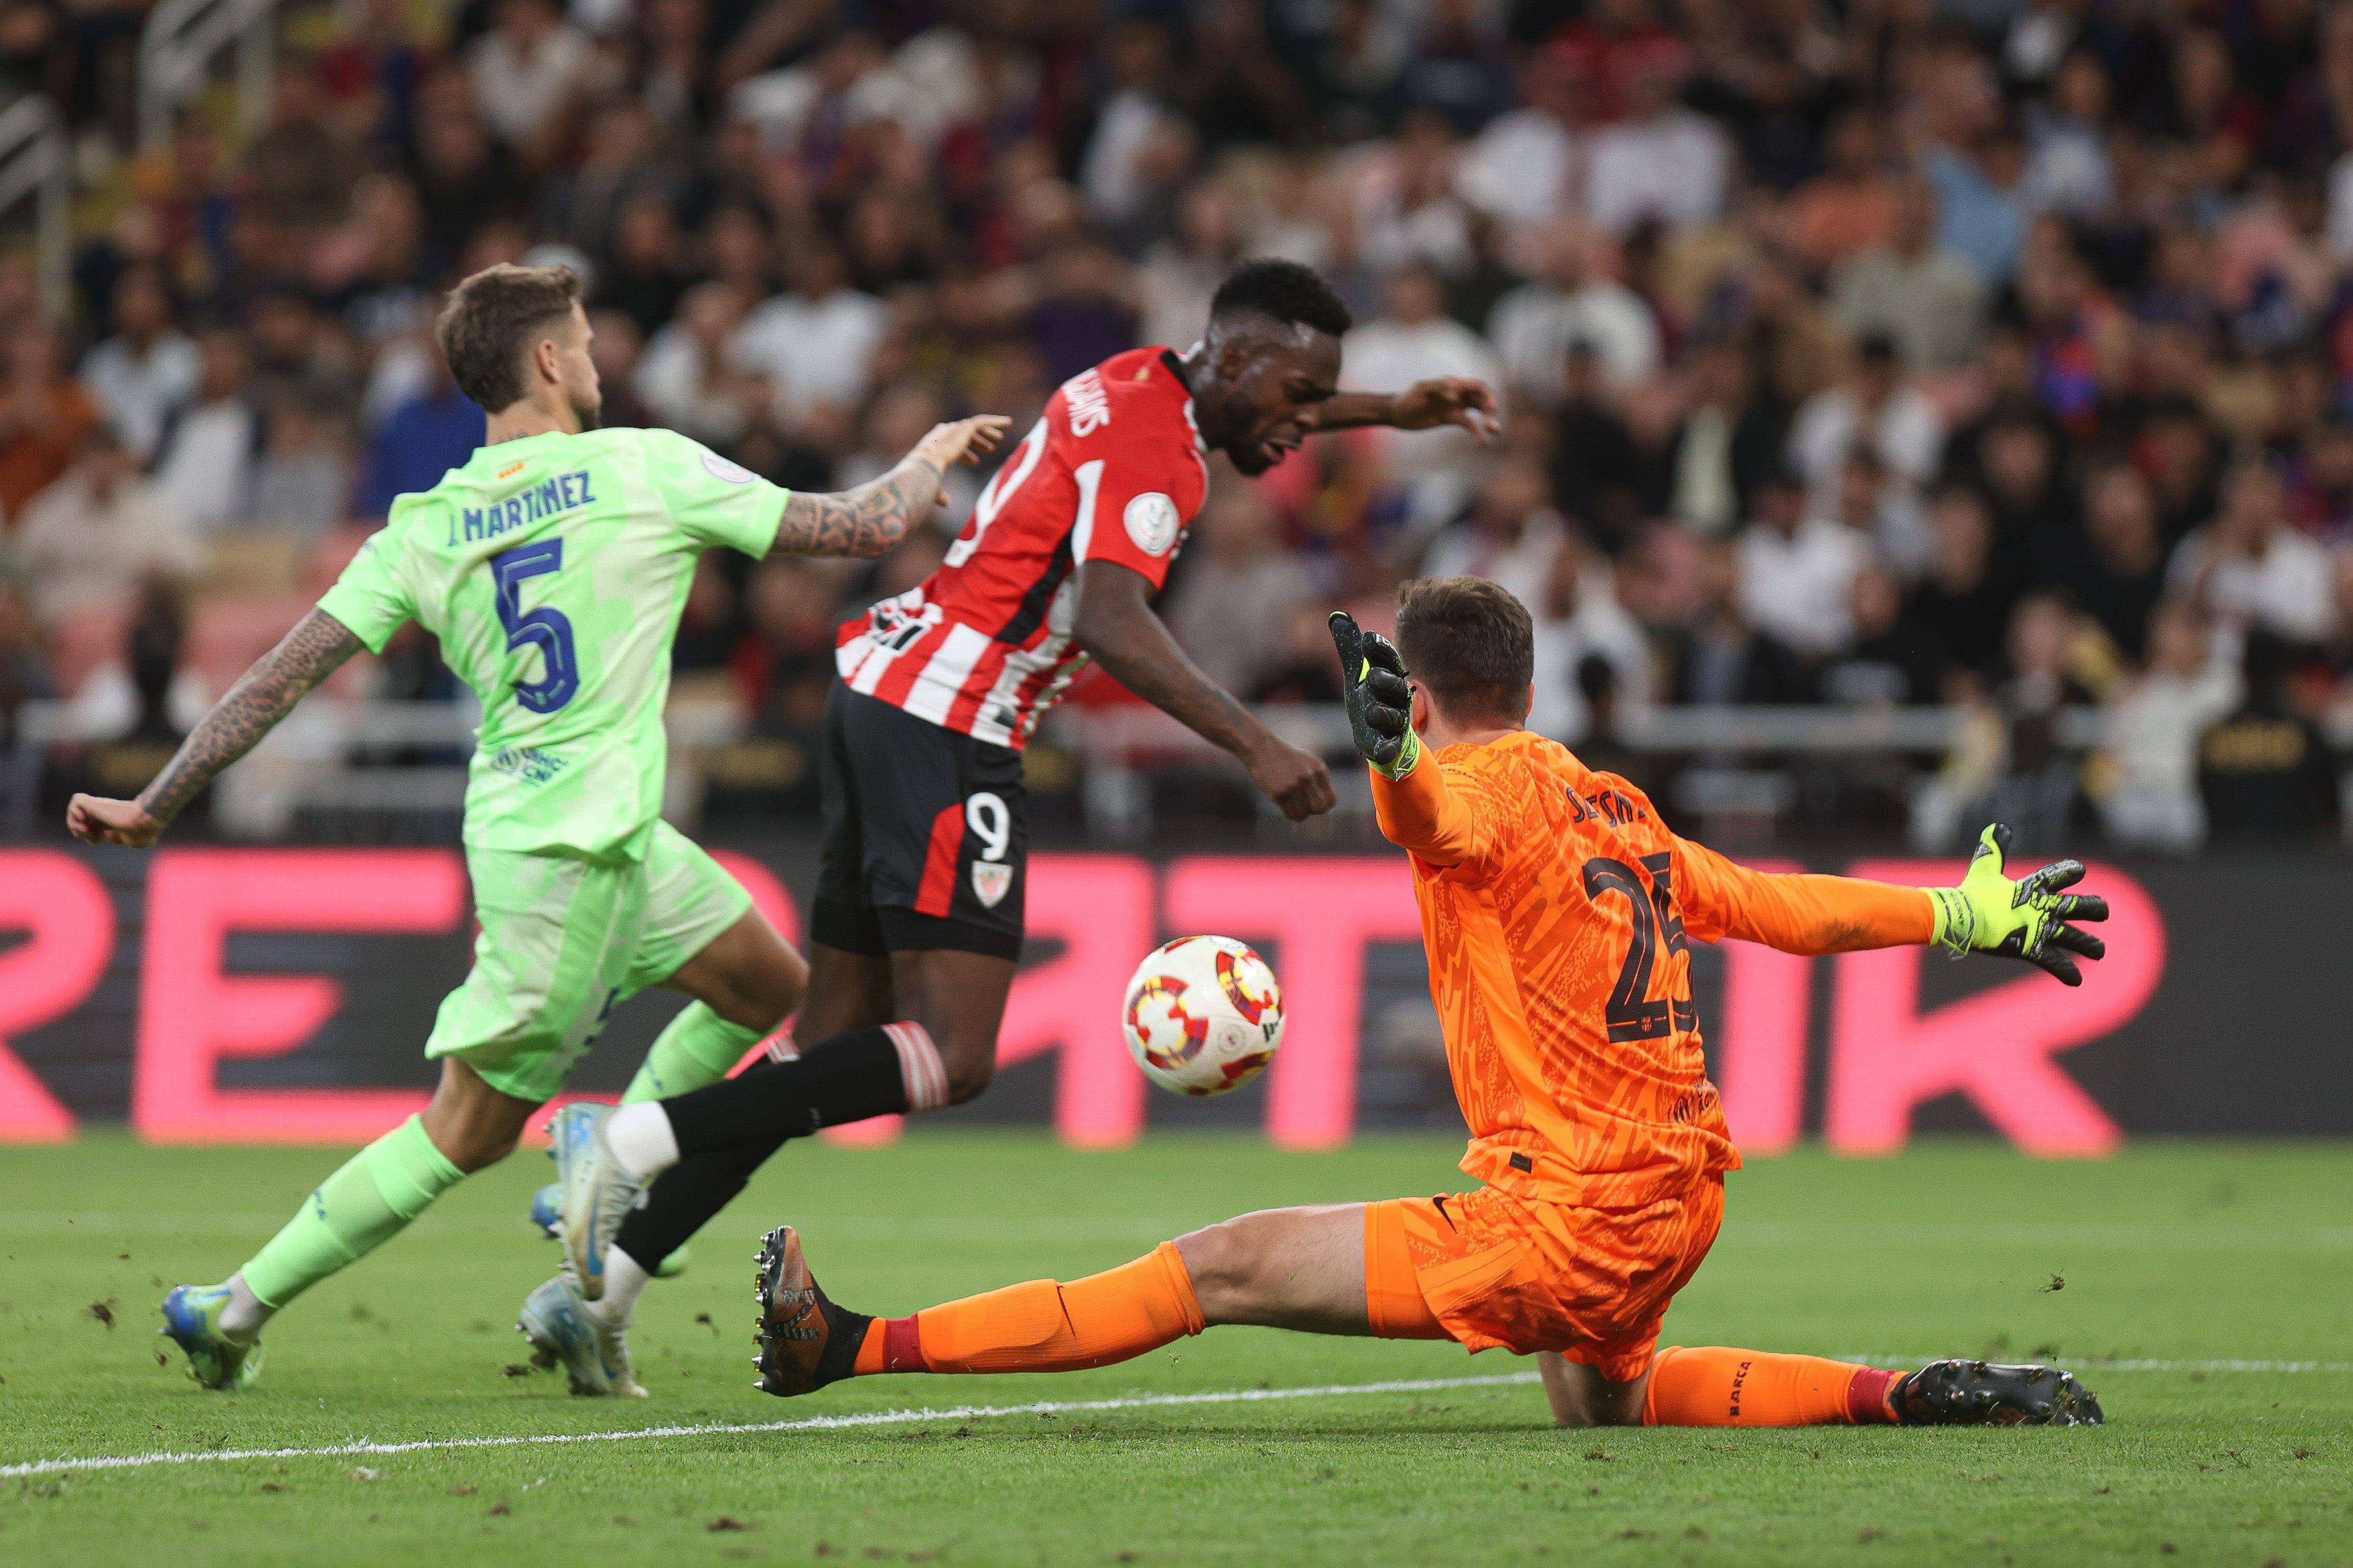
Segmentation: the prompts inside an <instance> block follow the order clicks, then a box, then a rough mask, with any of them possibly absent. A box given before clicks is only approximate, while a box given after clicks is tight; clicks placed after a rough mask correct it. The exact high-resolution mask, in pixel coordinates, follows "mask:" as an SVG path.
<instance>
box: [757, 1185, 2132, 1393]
mask: <svg viewBox="0 0 2353 1568" xmlns="http://www.w3.org/2000/svg"><path fill="white" fill-rule="evenodd" d="M1439 1203H1440V1205H1445V1204H1449V1203H1451V1204H1460V1203H1461V1200H1460V1199H1449V1200H1439ZM1385 1211H1388V1212H1385ZM1444 1212H1445V1210H1444V1208H1443V1206H1440V1214H1441V1215H1443V1213H1444ZM1469 1217H1470V1216H1468V1215H1466V1216H1465V1218H1466V1220H1467V1219H1468V1218H1469ZM1400 1234H1401V1233H1400V1232H1399V1231H1398V1228H1397V1222H1396V1217H1395V1215H1394V1211H1393V1206H1392V1205H1381V1204H1371V1205H1367V1204H1337V1205H1322V1206H1317V1207H1312V1208H1295V1209H1271V1210H1267V1211H1264V1212H1261V1213H1259V1214H1251V1215H1242V1216H1241V1217H1240V1218H1238V1219H1233V1220H1229V1221H1227V1222H1226V1223H1224V1224H1222V1225H1217V1226H1209V1227H1208V1228H1207V1229H1205V1230H1198V1231H1195V1232H1193V1233H1192V1234H1191V1235H1189V1236H1186V1237H1179V1238H1178V1239H1177V1240H1176V1241H1171V1242H1164V1243H1162V1244H1161V1245H1160V1246H1159V1247H1155V1248H1154V1249H1153V1250H1152V1251H1151V1252H1149V1253H1146V1254H1145V1256H1144V1257H1142V1258H1136V1259H1134V1261H1132V1262H1129V1263H1126V1264H1124V1265H1122V1266H1121V1267H1119V1268H1113V1269H1111V1270H1109V1271H1107V1272H1105V1273H1102V1274H1096V1275H1092V1276H1090V1277H1089V1278H1087V1279H1078V1280H1073V1281H1071V1282H1069V1283H1067V1284H1066V1283H1063V1282H1061V1281H1059V1280H1052V1279H1035V1280H1030V1281H1028V1282H1027V1283H1024V1284H1019V1285H1013V1286H1008V1287H1007V1288H1006V1289H1000V1290H994V1291H990V1292H988V1293H987V1294H985V1295H980V1296H971V1297H966V1298H965V1299H964V1300H959V1301H951V1302H948V1303H946V1304H944V1305H942V1306H938V1307H933V1308H930V1309H928V1310H924V1311H921V1312H917V1313H915V1314H914V1315H913V1316H912V1317H905V1318H875V1317H869V1316H867V1315H866V1314H864V1313H860V1312H857V1311H853V1310H849V1309H848V1308H845V1307H842V1306H840V1305H839V1303H837V1302H835V1301H834V1300H832V1299H831V1298H830V1297H828V1295H827V1294H826V1293H825V1291H824V1289H822V1288H821V1287H819V1286H818V1282H817V1279H816V1278H815V1276H814V1275H813V1274H812V1273H811V1272H810V1269H809V1266H808V1261H807V1258H806V1256H805V1255H804V1254H803V1252H802V1249H801V1245H800V1237H799V1236H798V1235H797V1233H796V1232H795V1231H794V1230H793V1229H792V1227H790V1226H780V1227H778V1228H777V1229H776V1230H774V1231H771V1232H769V1234H768V1236H767V1237H766V1238H765V1241H764V1242H763V1244H762V1246H761V1248H760V1252H759V1257H758V1274H757V1292H756V1293H757V1298H758V1301H759V1306H760V1320H759V1333H758V1337H759V1344H760V1353H759V1356H758V1358H757V1360H756V1362H755V1363H754V1364H755V1365H756V1366H757V1368H758V1370H759V1373H760V1376H759V1381H758V1384H757V1386H758V1387H759V1388H761V1389H762V1390H763V1391H765V1392H766V1393H769V1394H785V1395H791V1394H809V1393H814V1392H815V1391H816V1390H818V1389H819V1388H822V1387H824V1386H825V1385H826V1384H829V1383H836V1382H839V1381H840V1380H841V1379H843V1378H847V1377H862V1376H871V1375H875V1374H879V1373H997V1372H1071V1371H1076V1370H1080V1369H1082V1368H1086V1367H1095V1366H1105V1365H1109V1364H1112V1363H1116V1362H1122V1361H1126V1360H1129V1359H1131V1358H1133V1357H1134V1356H1138V1355H1142V1354H1144V1353H1145V1352H1147V1351H1152V1350H1156V1349H1158V1348H1159V1347H1160V1346H1162V1345H1166V1344H1168V1343H1170V1342H1174V1341H1176V1340H1178V1339H1181V1338H1184V1337H1186V1336H1187V1335H1190V1334H1198V1333H1200V1332H1202V1331H1204V1330H1206V1329H1208V1328H1212V1327H1217V1326H1219V1325H1224V1324H1258V1325H1262V1326H1265V1327H1270V1328H1284V1329H1292V1330H1295V1331H1303V1332H1307V1333H1324V1334H1357V1335H1367V1336H1373V1335H1377V1336H1379V1337H1382V1338H1388V1339H1456V1340H1459V1341H1461V1342H1464V1343H1465V1344H1466V1345H1468V1346H1470V1347H1471V1348H1474V1349H1477V1348H1484V1347H1485V1346H1486V1345H1489V1344H1510V1345H1511V1348H1514V1349H1516V1350H1522V1351H1524V1352H1525V1351H1539V1352H1544V1353H1543V1354H1542V1356H1541V1361H1540V1365H1541V1367H1542V1370H1543V1373H1544V1380H1545V1389H1546V1395H1547V1398H1548V1399H1549V1401H1550V1404H1551V1407H1552V1414H1553V1417H1554V1419H1555V1420H1556V1421H1557V1422H1559V1423H1560V1424H1562V1425H1564V1426H1841V1425H1847V1426H1854V1425H1869V1424H1890V1425H1904V1426H1941V1425H1978V1426H2005V1425H2056V1426H2078V1425H2097V1424H2098V1423H2099V1421H2100V1419H2101V1414H2100V1407H2099V1402H2098V1401H2097V1400H2096V1399H2094V1397H2093V1396H2092V1395H2091V1394H2090V1393H2089V1392H2088V1391H2086V1390H2085V1389H2084V1388H2083V1386H2082V1385H2081V1384H2078V1383H2077V1382H2076V1380H2075V1379H2074V1377H2073V1374H2071V1373H2065V1372H2063V1371H2061V1370H2059V1369H2057V1368H2054V1367H2042V1366H1989V1365H1988V1364H1987V1363H1983V1362H1961V1361H1941V1362H1933V1363H1929V1364H1928V1365H1927V1366H1926V1367H1923V1368H1921V1369H1919V1370H1917V1371H1915V1372H1909V1373H1905V1372H1900V1371H1895V1370H1891V1369H1887V1368H1881V1367H1871V1366H1862V1365H1858V1364H1855V1363H1846V1362H1834V1361H1828V1360H1824V1359H1823V1358H1821V1357H1819V1356H1803V1355H1782V1354H1775V1353H1771V1352H1761V1351H1748V1350H1728V1349H1721V1348H1713V1347H1711V1348H1704V1349H1695V1350H1686V1349H1682V1348H1678V1347H1668V1348H1666V1349H1663V1350H1660V1349H1656V1348H1655V1342H1656V1336H1657V1318H1656V1314H1655V1313H1652V1312H1651V1310H1650V1308H1649V1307H1648V1305H1647V1304H1644V1305H1641V1308H1640V1310H1641V1313H1642V1321H1641V1322H1640V1323H1638V1324H1635V1325H1634V1332H1633V1334H1632V1335H1631V1336H1628V1335H1619V1336H1614V1337H1613V1336H1604V1337H1597V1338H1593V1339H1591V1340H1589V1341H1586V1342H1576V1341H1571V1342H1566V1343H1552V1344H1539V1343H1528V1342H1522V1343H1517V1344H1514V1343H1512V1342H1510V1341H1506V1340H1498V1339H1495V1338H1493V1337H1490V1336H1488V1335H1486V1334H1484V1333H1482V1331H1479V1330H1478V1329H1477V1328H1475V1327H1470V1326H1466V1325H1470V1324H1474V1323H1476V1322H1478V1321H1488V1322H1491V1323H1501V1322H1503V1321H1505V1320H1507V1319H1512V1318H1516V1319H1518V1320H1520V1321H1525V1322H1530V1323H1534V1322H1535V1321H1539V1320H1541V1319H1542V1318H1543V1316H1544V1315H1545V1313H1546V1309H1547V1307H1550V1308H1553V1309H1556V1308H1557V1306H1558V1302H1559V1299H1560V1296H1561V1294H1562V1293H1563V1292H1565V1291H1568V1290H1571V1289H1574V1287H1573V1285H1572V1284H1571V1283H1570V1281H1569V1280H1568V1279H1566V1278H1557V1279H1552V1280H1549V1281H1546V1282H1544V1283H1542V1284H1531V1283H1530V1282H1529V1277H1528V1276H1527V1275H1526V1274H1525V1272H1524V1271H1521V1270H1517V1269H1507V1270H1505V1271H1504V1284H1502V1285H1501V1286H1491V1287H1489V1288H1487V1289H1482V1291H1481V1292H1479V1294H1478V1297H1477V1300H1476V1301H1475V1302H1472V1301H1469V1300H1466V1301H1465V1303H1464V1308H1463V1310H1461V1311H1459V1312H1458V1311H1450V1312H1449V1314H1448V1316H1449V1317H1450V1318H1452V1319H1454V1320H1456V1321H1451V1322H1450V1321H1444V1320H1442V1319H1441V1318H1440V1315H1439V1313H1438V1312H1436V1311H1434V1310H1432V1309H1431V1307H1430V1304H1429V1302H1428V1300H1426V1298H1425V1296H1424V1294H1423V1291H1422V1289H1421V1288H1420V1287H1419V1285H1418V1284H1417V1283H1416V1279H1415V1275H1414V1271H1413V1270H1414V1265H1413V1264H1412V1263H1411V1262H1410V1261H1409V1259H1408V1258H1406V1257H1405V1256H1404V1255H1403V1254H1402V1251H1401V1250H1400V1249H1398V1248H1397V1247H1394V1246H1393V1243H1394V1242H1395V1240H1396V1239H1397V1238H1398V1236H1399V1235H1400ZM1586 1277H1589V1276H1586ZM1538 1297H1543V1298H1546V1299H1547V1300H1537V1299H1536V1298H1538ZM1595 1310H1596V1311H1597V1312H1598V1313H1599V1314H1601V1317H1600V1318H1599V1320H1598V1321H1600V1322H1602V1323H1603V1324H1605V1325H1606V1324H1607V1323H1608V1322H1609V1321H1610V1320H1609V1316H1608V1314H1609V1305H1608V1304H1607V1303H1596V1304H1595ZM1546 1332H1550V1333H1552V1334H1554V1335H1556V1336H1557V1334H1558V1332H1559V1331H1558V1329H1557V1328H1555V1329H1553V1330H1550V1331H1546ZM1636 1341H1639V1343H1637V1342H1636ZM1588 1363H1590V1364H1588ZM1613 1372H1614V1373H1618V1375H1617V1376H1615V1377H1612V1376H1611V1375H1610V1373H1613Z"/></svg>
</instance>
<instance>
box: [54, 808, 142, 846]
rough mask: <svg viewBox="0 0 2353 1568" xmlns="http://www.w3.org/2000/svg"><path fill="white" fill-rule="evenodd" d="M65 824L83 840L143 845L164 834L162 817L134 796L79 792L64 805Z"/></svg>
mask: <svg viewBox="0 0 2353 1568" xmlns="http://www.w3.org/2000/svg"><path fill="white" fill-rule="evenodd" d="M66 828H67V830H68V831H69V832H70V833H71V834H72V835H73V836H74V837H76V838H79V839H80V840H81V841H82V842H83V843H84V844H127V845H129V846H130V847H132V848H133V849H144V848H147V847H150V846H151V845H153V843H154V842H155V840H156V839H158V838H160V837H163V836H164V824H163V822H162V820H161V819H159V818H157V817H154V816H150V815H149V814H148V811H147V808H146V807H145V806H143V805H140V804H139V803H138V802H137V801H135V800H108V799H107V798H106V797H105V796H103V795H76V796H74V797H73V799H72V801H71V802H70V803H69V804H68V805H67V806H66Z"/></svg>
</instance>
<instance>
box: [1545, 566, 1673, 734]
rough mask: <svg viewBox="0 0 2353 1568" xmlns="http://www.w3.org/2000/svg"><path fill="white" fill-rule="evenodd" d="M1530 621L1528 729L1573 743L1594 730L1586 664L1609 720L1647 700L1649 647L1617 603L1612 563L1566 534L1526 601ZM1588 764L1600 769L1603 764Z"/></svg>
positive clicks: (1648, 698) (1640, 629)
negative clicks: (1599, 686) (1599, 671)
mask: <svg viewBox="0 0 2353 1568" xmlns="http://www.w3.org/2000/svg"><path fill="white" fill-rule="evenodd" d="M1528 607H1529V609H1530V610H1532V611H1533V612H1534V616H1535V668H1536V679H1535V691H1536V700H1535V709H1534V710H1533V711H1532V712H1531V713H1530V714H1529V716H1528V726H1529V728H1531V729H1533V730H1535V731H1539V732H1540V733H1543V734H1546V735H1550V736H1552V737H1553V738H1554V739H1556V740H1561V741H1567V742H1570V743H1571V744H1577V742H1582V741H1584V740H1585V739H1586V738H1587V737H1588V734H1591V733H1592V732H1593V728H1592V727H1593V724H1594V721H1596V719H1597V718H1599V717H1601V715H1599V714H1597V713H1596V712H1595V711H1594V710H1593V709H1592V707H1591V705H1590V701H1589V698H1590V696H1591V695H1592V690H1593V682H1592V681H1591V680H1590V679H1588V675H1589V667H1590V666H1592V665H1595V664H1599V665H1600V666H1601V667H1603V669H1604V670H1605V671H1606V672H1607V679H1606V681H1605V682H1603V686H1604V689H1606V691H1607V694H1608V698H1609V705H1610V707H1609V715H1608V717H1609V719H1611V720H1613V721H1615V720H1622V719H1623V718H1624V717H1625V716H1626V713H1627V711H1628V710H1630V709H1633V708H1641V707H1644V706H1647V705H1648V703H1649V701H1650V700H1651V647H1650V644H1649V642H1648V641H1647V640H1646V639H1645V638H1644V637H1643V636H1642V628H1641V626H1637V625H1635V624H1634V617H1633V616H1630V615H1628V614H1627V613H1626V610H1625V607H1624V606H1623V605H1620V604H1619V602H1618V593H1617V586H1616V584H1615V583H1614V581H1613V579H1612V574H1611V572H1610V570H1609V563H1608V562H1606V561H1604V560H1602V559H1601V558H1600V557H1599V556H1598V555H1596V554H1595V553H1594V552H1593V551H1592V550H1591V548H1590V547H1588V545H1587V544H1586V543H1585V542H1584V541H1582V540H1580V539H1578V538H1577V536H1576V535H1574V534H1571V535H1569V536H1568V537H1567V538H1566V539H1564V540H1563V541H1562V542H1561V545H1560V548H1559V549H1557V550H1556V551H1554V552H1553V558H1552V569H1551V571H1550V572H1549V573H1547V574H1546V582H1545V584H1544V590H1543V592H1542V593H1541V594H1540V595H1537V596H1536V597H1535V598H1534V599H1532V600H1530V601H1528ZM1587 761H1588V763H1589V764H1590V765H1592V766H1596V767H1599V766H1600V765H1601V764H1600V763H1595V762H1593V760H1592V759H1591V758H1590V757H1588V758H1587Z"/></svg>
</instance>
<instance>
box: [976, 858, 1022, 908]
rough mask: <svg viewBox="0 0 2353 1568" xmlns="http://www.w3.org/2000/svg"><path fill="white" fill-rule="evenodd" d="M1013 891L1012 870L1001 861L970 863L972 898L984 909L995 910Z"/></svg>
mask: <svg viewBox="0 0 2353 1568" xmlns="http://www.w3.org/2000/svg"><path fill="white" fill-rule="evenodd" d="M1012 890H1013V868H1012V867H1011V866H1010V865H1008V863H1007V862H1005V861H1003V860H976V861H974V862H973V863H972V896H973V897H974V898H976V899H978V900H980V902H981V907H982V908H984V909H991V910H993V909H995V908H996V907H997V905H999V904H1001V903H1003V902H1004V901H1005V895H1006V894H1007V893H1008V892H1011V891H1012Z"/></svg>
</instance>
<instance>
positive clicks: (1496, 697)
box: [1397, 577, 1536, 724]
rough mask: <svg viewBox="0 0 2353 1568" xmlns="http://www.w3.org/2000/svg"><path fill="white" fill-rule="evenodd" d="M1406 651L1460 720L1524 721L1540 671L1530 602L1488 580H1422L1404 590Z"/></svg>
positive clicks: (1402, 647)
mask: <svg viewBox="0 0 2353 1568" xmlns="http://www.w3.org/2000/svg"><path fill="white" fill-rule="evenodd" d="M1397 642H1398V652H1399V653H1400V654H1402V655H1404V656H1405V667H1406V668H1407V669H1408V670H1409V671H1411V672H1412V675H1413V679H1414V680H1415V681H1416V682H1417V683H1418V684H1419V686H1420V687H1421V689H1423V690H1425V691H1427V692H1429V693H1430V700H1431V701H1433V702H1435V703H1437V704H1438V706H1439V707H1440V709H1441V710H1444V712H1445V714H1446V716H1447V717H1448V718H1449V719H1451V720H1453V721H1456V722H1457V723H1461V722H1466V721H1472V720H1476V719H1494V720H1497V721H1500V722H1503V723H1505V724H1516V723H1518V722H1519V721H1520V720H1521V719H1522V717H1523V716H1525V712H1526V709H1525V703H1526V701H1527V696H1528V688H1529V687H1530V686H1532V685H1533V684H1535V675H1536V638H1535V626H1534V625H1533V624H1532V623H1531V622H1530V621H1529V619H1528V611H1527V606H1526V605H1523V604H1521V603H1520V602H1519V600H1517V599H1515V598H1514V597H1513V596H1512V594H1511V591H1510V590H1509V589H1507V588H1504V587H1501V586H1499V585H1497V584H1493V583H1490V582H1488V581H1487V580H1486V579H1485V578H1484V577H1422V578H1418V579H1416V580H1415V581H1413V582H1410V583H1408V584H1405V585H1404V586H1403V587H1401V588H1399V589H1398V621H1397Z"/></svg>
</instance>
